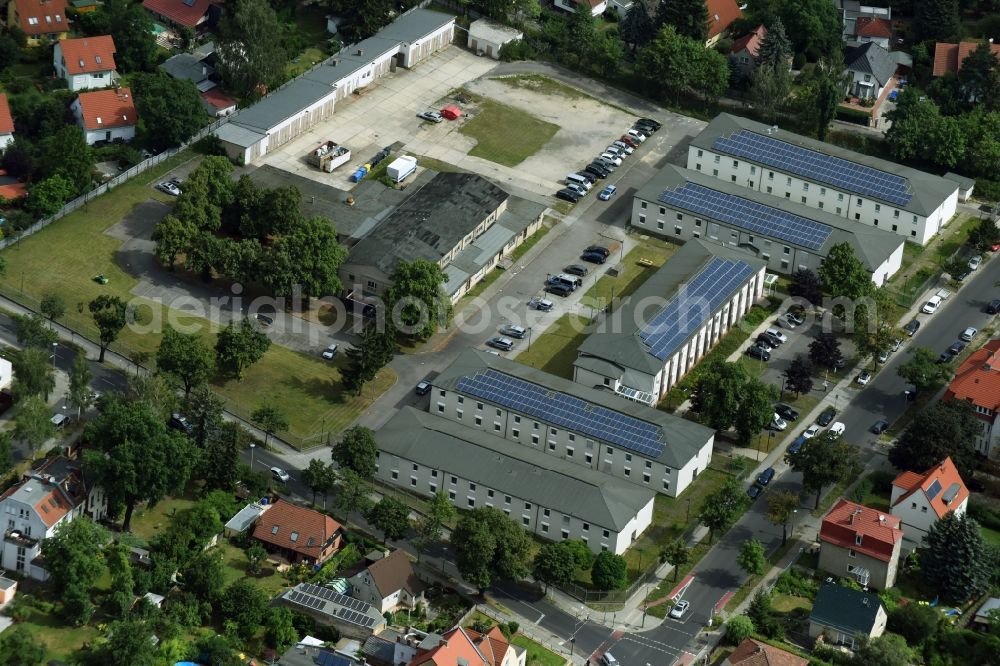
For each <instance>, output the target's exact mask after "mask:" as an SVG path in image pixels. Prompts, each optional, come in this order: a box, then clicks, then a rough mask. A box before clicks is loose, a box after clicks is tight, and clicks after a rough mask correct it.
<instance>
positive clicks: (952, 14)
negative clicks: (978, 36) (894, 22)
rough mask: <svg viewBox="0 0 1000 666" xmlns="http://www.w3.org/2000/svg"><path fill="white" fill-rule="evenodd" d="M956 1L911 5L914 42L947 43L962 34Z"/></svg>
mask: <svg viewBox="0 0 1000 666" xmlns="http://www.w3.org/2000/svg"><path fill="white" fill-rule="evenodd" d="M960 21H961V13H960V11H959V7H958V0H921V1H920V2H914V3H913V32H914V37H915V38H916V39H915V40H914V41H918V42H923V41H927V40H931V41H935V42H947V41H948V40H950V39H952V38H954V37H959V36H960V35H961V34H962V27H961V23H960Z"/></svg>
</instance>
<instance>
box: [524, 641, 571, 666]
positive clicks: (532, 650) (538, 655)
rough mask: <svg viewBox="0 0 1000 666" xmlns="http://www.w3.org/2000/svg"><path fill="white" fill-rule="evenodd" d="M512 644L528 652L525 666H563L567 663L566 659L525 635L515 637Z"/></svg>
mask: <svg viewBox="0 0 1000 666" xmlns="http://www.w3.org/2000/svg"><path fill="white" fill-rule="evenodd" d="M511 643H513V644H514V645H517V646H519V647H523V648H524V649H525V650H527V651H528V654H527V659H526V660H525V666H563V664H565V663H566V658H565V657H562V656H560V655H558V654H556V653H555V652H552V651H551V650H548V649H546V648H545V647H543V646H542V645H541V644H540V643H536V642H535V641H533V640H531V639H530V638H528V637H527V636H525V635H524V634H517V635H516V636H514V638H513V639H511Z"/></svg>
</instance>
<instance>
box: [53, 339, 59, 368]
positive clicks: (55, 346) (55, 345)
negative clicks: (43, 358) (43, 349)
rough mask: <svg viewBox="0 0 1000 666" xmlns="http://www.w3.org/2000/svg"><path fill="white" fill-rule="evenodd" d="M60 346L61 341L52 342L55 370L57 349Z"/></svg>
mask: <svg viewBox="0 0 1000 666" xmlns="http://www.w3.org/2000/svg"><path fill="white" fill-rule="evenodd" d="M58 347H59V343H58V342H53V343H52V369H53V370H55V369H56V350H57V349H58Z"/></svg>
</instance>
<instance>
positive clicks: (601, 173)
mask: <svg viewBox="0 0 1000 666" xmlns="http://www.w3.org/2000/svg"><path fill="white" fill-rule="evenodd" d="M583 170H584V171H587V172H589V173H592V174H594V175H595V176H597V177H598V178H607V177H608V176H609V175H611V172H610V171H608V170H607V169H605V168H604V167H603V166H602V165H600V164H597V163H596V162H591V163H590V164H588V165H587V166H585V167H583Z"/></svg>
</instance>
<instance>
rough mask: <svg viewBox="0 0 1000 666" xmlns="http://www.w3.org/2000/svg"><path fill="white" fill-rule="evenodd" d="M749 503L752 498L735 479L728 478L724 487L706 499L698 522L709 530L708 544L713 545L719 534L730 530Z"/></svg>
mask: <svg viewBox="0 0 1000 666" xmlns="http://www.w3.org/2000/svg"><path fill="white" fill-rule="evenodd" d="M749 503H750V498H749V497H747V494H746V493H745V492H744V491H743V486H742V485H741V484H740V482H739V481H738V480H737V479H736V478H734V477H730V478H727V479H726V482H725V483H724V484H723V485H722V487H720V488H719V489H718V490H716V491H715V492H714V493H712V494H711V495H709V496H708V497H706V498H705V502H704V503H703V504H702V505H701V512H700V513H699V514H698V520H700V521H701V523H702V524H703V525H704V526H705V527H707V528H708V542H709V543H712V540H713V539H714V538H715V535H716V534H717V533H719V532H722V531H725V530H726V529H728V528H729V526H730V525H732V524H733V523H734V522H735V521H736V519H737V518H739V517H740V515H741V514H742V513H743V511H744V510H745V509H746V508H747V505H748V504H749Z"/></svg>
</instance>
